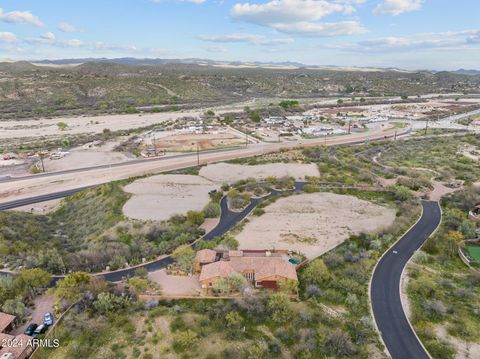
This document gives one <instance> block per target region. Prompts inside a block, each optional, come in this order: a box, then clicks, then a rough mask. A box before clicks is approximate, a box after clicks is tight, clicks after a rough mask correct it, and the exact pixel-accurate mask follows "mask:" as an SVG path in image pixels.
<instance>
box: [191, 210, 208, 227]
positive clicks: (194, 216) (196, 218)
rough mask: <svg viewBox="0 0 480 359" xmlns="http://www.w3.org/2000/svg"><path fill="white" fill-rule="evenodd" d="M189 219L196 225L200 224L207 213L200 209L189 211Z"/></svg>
mask: <svg viewBox="0 0 480 359" xmlns="http://www.w3.org/2000/svg"><path fill="white" fill-rule="evenodd" d="M187 221H188V222H190V223H192V224H194V225H196V226H199V225H201V224H202V223H203V222H204V221H205V215H204V214H203V213H202V212H198V211H188V212H187Z"/></svg>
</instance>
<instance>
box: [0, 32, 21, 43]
mask: <svg viewBox="0 0 480 359" xmlns="http://www.w3.org/2000/svg"><path fill="white" fill-rule="evenodd" d="M0 41H1V42H8V43H13V42H17V37H16V36H15V34H13V33H11V32H0Z"/></svg>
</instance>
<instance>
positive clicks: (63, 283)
mask: <svg viewBox="0 0 480 359" xmlns="http://www.w3.org/2000/svg"><path fill="white" fill-rule="evenodd" d="M89 282H90V276H89V275H88V274H87V273H85V272H74V273H70V274H68V275H67V276H66V277H65V278H64V279H62V280H60V281H59V282H58V284H57V287H56V288H55V290H54V294H55V297H56V298H57V299H58V300H62V299H64V300H66V301H67V303H73V302H75V301H76V300H79V299H80V298H82V296H83V294H84V293H85V288H86V286H87V284H88V283H89Z"/></svg>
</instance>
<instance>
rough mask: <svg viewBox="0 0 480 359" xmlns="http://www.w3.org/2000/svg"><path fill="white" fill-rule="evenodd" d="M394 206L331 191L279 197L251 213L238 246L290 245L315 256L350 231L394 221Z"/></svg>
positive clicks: (372, 229) (281, 246)
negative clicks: (259, 211) (261, 210)
mask: <svg viewBox="0 0 480 359" xmlns="http://www.w3.org/2000/svg"><path fill="white" fill-rule="evenodd" d="M394 220H395V210H393V209H389V208H385V207H382V206H378V205H376V204H373V203H370V202H368V201H364V200H360V199H358V198H356V197H353V196H345V195H338V194H334V193H314V194H301V195H296V196H290V197H287V198H282V199H279V200H278V201H276V202H275V203H273V204H272V205H270V206H268V207H266V208H265V214H263V215H262V216H260V217H253V218H252V219H251V221H250V222H248V223H247V224H246V225H245V227H244V229H243V231H242V232H241V233H240V234H239V235H237V240H238V241H239V242H240V248H243V249H260V248H277V249H291V250H296V251H299V252H301V253H303V254H305V255H306V256H307V257H308V258H310V259H311V258H315V257H317V256H319V255H321V254H323V253H325V252H327V251H329V250H330V249H332V248H333V247H335V246H336V245H338V244H339V243H341V242H343V241H344V240H345V239H347V238H348V237H349V236H350V235H352V234H356V233H361V232H367V233H371V232H376V231H379V230H381V229H382V228H385V227H387V226H389V225H390V224H392V223H393V221H394Z"/></svg>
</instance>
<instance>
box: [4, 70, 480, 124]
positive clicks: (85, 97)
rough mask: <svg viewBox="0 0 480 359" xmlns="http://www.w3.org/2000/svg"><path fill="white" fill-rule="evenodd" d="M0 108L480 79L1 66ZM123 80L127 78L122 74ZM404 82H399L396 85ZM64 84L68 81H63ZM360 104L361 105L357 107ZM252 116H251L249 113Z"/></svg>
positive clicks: (449, 87) (470, 86)
mask: <svg viewBox="0 0 480 359" xmlns="http://www.w3.org/2000/svg"><path fill="white" fill-rule="evenodd" d="M0 72H1V73H2V77H3V79H4V81H2V83H1V85H0V103H1V104H2V114H3V116H4V117H7V116H8V117H16V118H23V117H29V116H55V115H65V114H80V113H82V114H84V113H85V112H86V111H87V112H89V113H118V112H124V113H137V112H138V111H139V109H142V110H149V111H152V112H161V111H165V110H168V111H171V110H178V109H180V108H185V107H188V106H190V105H192V104H199V103H201V104H208V103H225V102H233V101H238V100H241V99H248V98H250V97H252V96H256V97H277V96H278V97H283V98H284V99H285V100H283V101H281V102H280V105H281V106H280V107H286V108H289V109H290V108H292V107H296V106H297V105H298V103H297V102H296V100H291V98H292V97H293V98H302V97H318V96H328V95H332V94H336V95H344V96H348V97H352V96H361V97H359V98H363V99H364V100H365V97H367V96H389V95H403V98H404V100H407V99H408V96H407V95H405V94H408V95H419V94H425V93H438V92H447V91H453V92H477V91H478V84H479V82H480V80H479V78H480V77H479V76H466V75H459V74H452V73H447V72H439V73H436V74H430V73H428V72H419V73H401V74H400V73H398V72H395V71H390V72H389V71H385V72H368V73H367V72H363V71H328V70H320V69H305V68H301V69H300V68H299V69H290V70H287V69H285V70H282V69H263V68H221V67H215V66H199V65H188V64H161V65H158V64H157V65H149V66H144V65H123V64H114V63H93V62H90V63H84V64H81V65H79V66H74V67H39V66H35V65H32V64H30V63H28V62H16V63H1V64H0ZM126 75H128V76H126ZM399 77H401V79H402V80H401V81H399ZM66 79H68V80H67V81H66ZM359 103H361V101H360V102H359ZM252 113H253V114H255V112H252Z"/></svg>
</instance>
